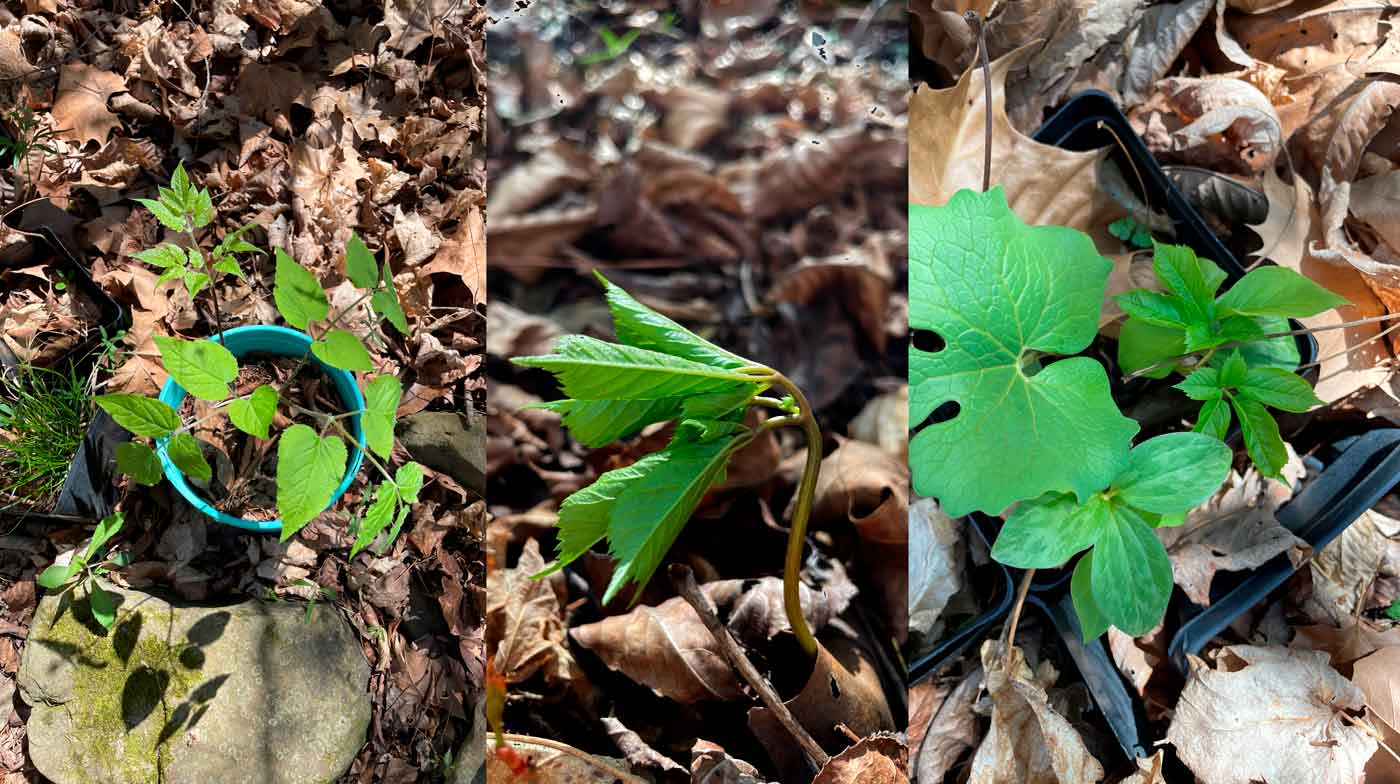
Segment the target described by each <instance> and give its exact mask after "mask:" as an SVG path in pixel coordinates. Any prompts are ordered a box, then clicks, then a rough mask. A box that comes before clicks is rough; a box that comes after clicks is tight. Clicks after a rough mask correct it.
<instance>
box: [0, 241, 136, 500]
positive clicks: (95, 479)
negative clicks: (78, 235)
mask: <svg viewBox="0 0 1400 784" xmlns="http://www.w3.org/2000/svg"><path fill="white" fill-rule="evenodd" d="M36 233H37V234H39V235H40V236H41V237H42V239H39V238H36V239H35V248H36V250H37V251H38V252H39V255H40V258H36V259H33V260H30V261H27V262H25V264H26V266H27V265H29V264H34V263H49V264H56V265H60V266H61V267H62V268H63V269H64V270H65V271H66V272H67V273H68V281H69V284H70V285H72V286H75V287H77V288H78V289H79V290H80V291H82V293H83V295H84V296H86V297H88V298H89V299H90V300H91V301H92V302H93V303H94V304H95V305H97V308H98V311H99V312H100V314H101V316H100V321H99V322H98V324H97V326H96V327H95V328H94V329H93V330H92V331H91V334H90V336H89V337H88V338H86V339H85V340H83V341H82V342H81V343H79V344H78V345H77V346H76V347H75V348H74V349H73V350H71V351H69V352H68V353H67V354H66V355H65V356H64V358H63V360H62V364H63V366H64V367H65V368H71V369H73V370H76V371H77V372H80V373H87V372H90V371H91V369H92V365H93V362H94V361H95V359H96V355H97V352H98V349H99V348H100V347H101V346H102V337H103V335H104V334H105V335H107V336H109V337H114V336H115V335H116V334H117V333H118V332H121V331H122V330H125V329H127V328H128V327H130V326H131V315H130V313H128V312H127V310H126V308H124V307H122V306H121V305H120V304H119V303H118V302H117V301H116V300H114V299H112V297H111V296H110V295H108V294H107V292H106V291H104V290H103V289H102V287H101V286H99V285H98V284H97V282H96V281H94V280H93V279H92V273H91V272H90V271H89V270H88V268H87V267H86V266H84V265H83V264H81V263H80V262H79V261H78V260H77V259H76V258H75V257H74V256H73V254H72V253H70V252H69V251H68V249H66V248H64V247H63V244H62V243H61V242H59V241H58V240H57V238H55V237H54V236H53V234H52V233H51V232H47V231H39V232H36ZM14 361H15V360H14V359H13V358H12V357H8V356H0V373H4V372H9V371H10V368H11V363H13V362H14ZM93 408H94V413H93V417H92V420H91V421H90V422H89V423H88V427H87V433H86V434H85V435H84V437H83V442H82V444H81V445H80V446H79V447H78V452H77V454H76V455H74V457H73V462H72V464H71V466H70V467H69V470H68V478H67V479H66V480H65V481H64V483H63V488H62V490H61V491H60V492H59V496H58V498H57V500H56V501H55V503H54V506H53V508H52V509H50V510H45V511H36V510H35V509H34V508H32V507H31V506H29V505H27V504H24V503H22V502H19V501H17V500H15V499H10V498H5V497H2V496H0V516H4V517H18V518H24V519H26V520H37V521H40V522H42V521H51V522H55V523H90V522H94V521H96V520H100V519H102V518H103V517H106V516H107V515H108V514H110V513H111V511H112V508H113V507H114V506H115V504H116V501H117V492H116V485H115V484H114V481H113V480H114V479H115V478H116V448H117V445H118V444H120V443H122V442H124V441H127V440H129V439H130V438H131V435H130V434H129V433H127V432H126V430H125V429H124V428H122V427H120V426H118V425H117V423H116V422H114V421H113V420H112V418H111V417H110V416H108V415H107V413H106V412H105V411H102V410H101V409H98V408H97V407H96V406H94V407H93Z"/></svg>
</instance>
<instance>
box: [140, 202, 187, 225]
mask: <svg viewBox="0 0 1400 784" xmlns="http://www.w3.org/2000/svg"><path fill="white" fill-rule="evenodd" d="M136 201H138V202H140V203H141V205H142V206H144V207H145V208H146V209H148V210H150V211H151V214H152V215H154V216H156V220H158V221H160V225H162V226H164V227H165V228H167V229H169V230H170V231H184V230H185V218H184V216H183V215H179V214H177V213H176V212H175V211H174V210H172V209H170V208H169V207H167V206H165V205H164V204H161V203H160V202H158V201H156V200H155V199H137V200H136Z"/></svg>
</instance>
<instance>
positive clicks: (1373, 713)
mask: <svg viewBox="0 0 1400 784" xmlns="http://www.w3.org/2000/svg"><path fill="white" fill-rule="evenodd" d="M1397 679H1400V647H1394V648H1383V649H1381V650H1379V651H1376V652H1375V653H1373V654H1371V655H1370V656H1367V657H1366V658H1364V659H1362V660H1360V661H1358V662H1357V663H1356V666H1355V668H1354V670H1353V674H1352V678H1351V680H1352V682H1353V683H1355V684H1356V686H1357V688H1359V689H1361V691H1362V692H1364V693H1365V694H1366V707H1367V708H1369V709H1370V712H1369V714H1368V715H1369V716H1370V717H1372V718H1375V719H1378V720H1379V721H1377V722H1375V724H1377V725H1378V726H1377V727H1376V729H1378V730H1380V731H1381V734H1382V735H1383V736H1384V737H1383V740H1384V742H1385V744H1386V745H1387V746H1389V747H1390V748H1392V749H1394V748H1397V745H1396V744H1397V743H1400V731H1397V730H1396V727H1400V680H1397ZM1366 780H1367V781H1396V780H1400V760H1396V759H1395V758H1394V757H1392V756H1390V755H1389V754H1387V753H1385V752H1384V751H1382V752H1378V753H1377V754H1376V755H1375V756H1373V757H1371V761H1370V763H1368V764H1367V765H1366Z"/></svg>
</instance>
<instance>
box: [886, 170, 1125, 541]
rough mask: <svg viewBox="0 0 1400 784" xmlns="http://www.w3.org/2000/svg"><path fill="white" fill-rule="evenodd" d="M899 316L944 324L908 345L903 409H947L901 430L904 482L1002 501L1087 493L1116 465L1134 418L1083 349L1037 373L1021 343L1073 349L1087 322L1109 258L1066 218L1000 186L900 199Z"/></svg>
mask: <svg viewBox="0 0 1400 784" xmlns="http://www.w3.org/2000/svg"><path fill="white" fill-rule="evenodd" d="M909 267H910V269H909V323H910V326H911V327H912V328H913V329H915V330H927V331H932V332H934V333H936V334H937V335H938V336H939V337H941V338H942V340H943V341H944V343H945V344H946V345H945V347H944V348H943V349H942V350H940V351H936V352H928V351H922V350H920V349H918V348H911V349H910V351H909V384H910V396H909V415H910V423H911V424H912V425H914V426H916V427H917V426H918V425H919V424H920V423H922V422H923V421H924V420H925V419H927V418H928V417H929V415H930V414H932V413H933V412H934V410H935V409H937V408H938V407H940V406H942V405H944V404H945V403H949V402H955V403H957V404H958V405H959V411H958V413H957V414H956V415H955V416H954V417H953V418H952V419H950V420H948V421H944V422H936V423H932V424H928V425H927V426H925V427H923V428H922V429H921V430H920V431H919V432H918V433H917V434H916V435H914V437H913V438H912V439H911V440H910V444H909V450H910V463H911V466H912V468H913V472H914V488H915V490H916V491H918V492H919V493H920V494H921V495H925V496H933V497H936V498H938V500H939V501H940V503H941V504H942V505H943V508H944V509H945V510H946V511H947V512H948V513H949V514H951V515H955V516H956V515H962V514H966V513H967V512H969V511H972V510H981V511H983V512H987V513H990V514H997V513H1000V512H1001V511H1002V510H1003V509H1005V508H1006V507H1008V506H1010V505H1011V504H1012V503H1014V502H1016V501H1018V500H1021V499H1024V498H1034V497H1037V496H1039V495H1041V494H1043V493H1046V492H1073V493H1075V494H1076V495H1077V496H1078V497H1079V498H1081V499H1084V498H1087V497H1088V496H1089V495H1090V494H1091V493H1093V492H1094V491H1095V490H1098V489H1100V488H1102V487H1104V486H1105V485H1106V484H1107V483H1108V482H1109V480H1111V479H1112V478H1113V477H1114V476H1115V475H1116V474H1117V473H1118V472H1119V470H1121V468H1122V467H1123V464H1124V461H1125V460H1126V459H1127V453H1128V447H1129V444H1130V443H1131V441H1132V437H1133V435H1134V434H1135V433H1136V432H1137V430H1138V425H1137V423H1136V422H1134V421H1132V420H1131V419H1128V418H1127V417H1125V416H1123V415H1122V414H1121V413H1120V412H1119V411H1118V408H1117V407H1116V406H1115V405H1114V403H1113V400H1112V397H1111V396H1110V393H1109V384H1108V377H1107V376H1106V375H1105V373H1104V370H1103V367H1102V366H1101V365H1099V363H1097V362H1095V361H1094V360H1092V359H1089V358H1085V357H1072V358H1069V359H1062V360H1059V361H1057V362H1054V363H1053V364H1050V365H1049V366H1048V367H1045V368H1044V369H1043V370H1041V371H1040V372H1039V373H1034V374H1032V373H1031V372H1028V371H1027V370H1026V369H1025V367H1024V366H1026V365H1029V364H1030V360H1032V359H1033V355H1032V352H1040V353H1048V354H1061V355H1068V354H1075V353H1078V352H1080V351H1082V350H1083V349H1085V348H1086V347H1087V346H1088V345H1089V343H1090V341H1091V340H1093V338H1094V335H1095V333H1096V332H1097V329H1098V314H1099V309H1100V306H1101V304H1102V301H1103V295H1104V288H1105V285H1106V283H1107V279H1108V273H1109V270H1110V269H1111V267H1112V264H1111V263H1110V262H1109V261H1108V260H1107V259H1105V258H1103V257H1102V256H1100V255H1099V254H1098V253H1097V252H1096V251H1095V250H1094V245H1093V242H1092V241H1090V239H1089V238H1088V237H1087V236H1085V235H1083V234H1081V233H1079V232H1077V231H1073V230H1071V229H1066V228H1061V227H1053V226H1027V225H1026V224H1025V223H1023V222H1022V221H1021V220H1020V219H1019V218H1018V217H1017V216H1016V215H1015V213H1013V212H1012V211H1011V209H1010V208H1009V207H1008V206H1007V204H1006V198H1005V194H1004V193H1003V191H1002V189H1001V188H999V187H998V188H993V189H992V190H991V191H989V192H987V193H974V192H972V191H966V190H964V191H959V192H958V193H956V194H954V195H953V198H952V199H951V200H950V201H949V203H948V204H947V205H945V206H943V207H925V206H911V207H910V208H909Z"/></svg>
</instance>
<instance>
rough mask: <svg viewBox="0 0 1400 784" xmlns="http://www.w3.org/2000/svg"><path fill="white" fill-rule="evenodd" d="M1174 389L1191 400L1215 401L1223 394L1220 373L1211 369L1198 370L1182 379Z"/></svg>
mask: <svg viewBox="0 0 1400 784" xmlns="http://www.w3.org/2000/svg"><path fill="white" fill-rule="evenodd" d="M1176 388H1177V389H1179V390H1181V391H1182V392H1185V393H1186V396H1187V397H1189V398H1191V399H1192V400H1216V399H1218V398H1219V397H1220V396H1221V395H1224V394H1225V390H1224V389H1223V388H1221V385H1220V371H1219V370H1216V369H1215V368H1211V367H1203V368H1198V369H1197V370H1196V371H1195V372H1193V373H1192V374H1191V375H1189V376H1187V377H1186V378H1184V379H1182V380H1181V382H1180V383H1178V384H1177V385H1176Z"/></svg>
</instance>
